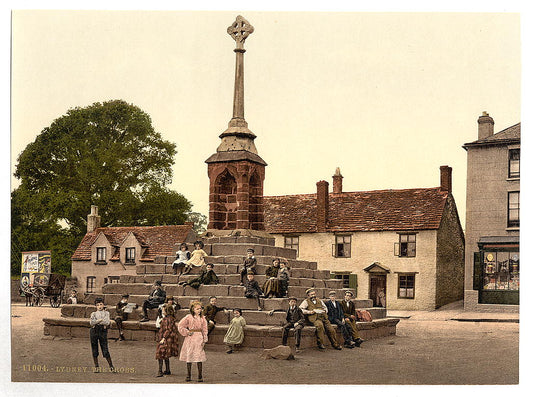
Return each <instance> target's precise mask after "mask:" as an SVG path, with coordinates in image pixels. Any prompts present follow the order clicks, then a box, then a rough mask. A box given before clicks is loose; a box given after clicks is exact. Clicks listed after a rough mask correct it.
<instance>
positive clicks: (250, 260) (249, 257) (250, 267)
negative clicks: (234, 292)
mask: <svg viewBox="0 0 533 397" xmlns="http://www.w3.org/2000/svg"><path fill="white" fill-rule="evenodd" d="M254 252H255V251H254V249H253V248H248V249H247V250H246V258H244V263H243V266H242V269H241V272H240V273H241V285H244V280H245V278H246V275H247V274H248V273H250V272H252V273H253V274H257V272H256V270H255V265H257V260H256V259H255V256H254Z"/></svg>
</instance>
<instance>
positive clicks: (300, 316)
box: [281, 297, 305, 352]
mask: <svg viewBox="0 0 533 397" xmlns="http://www.w3.org/2000/svg"><path fill="white" fill-rule="evenodd" d="M296 302H297V300H296V298H293V297H291V298H289V309H288V310H287V317H286V319H285V320H286V321H287V322H286V323H285V324H283V337H282V342H281V343H282V344H283V346H287V338H288V336H289V330H290V329H291V328H294V337H295V339H296V352H299V351H300V340H301V337H302V328H303V327H304V322H305V316H304V313H303V312H302V309H300V308H299V307H298V306H296Z"/></svg>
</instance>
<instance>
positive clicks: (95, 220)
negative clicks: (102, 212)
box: [87, 205, 100, 233]
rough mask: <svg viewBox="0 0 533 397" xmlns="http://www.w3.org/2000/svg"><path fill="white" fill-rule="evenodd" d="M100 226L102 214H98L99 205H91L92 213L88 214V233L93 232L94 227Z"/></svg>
mask: <svg viewBox="0 0 533 397" xmlns="http://www.w3.org/2000/svg"><path fill="white" fill-rule="evenodd" d="M99 227H100V216H99V215H98V207H97V206H96V205H91V213H90V214H89V215H87V233H91V232H93V231H94V229H96V228H99Z"/></svg>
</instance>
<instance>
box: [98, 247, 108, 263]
mask: <svg viewBox="0 0 533 397" xmlns="http://www.w3.org/2000/svg"><path fill="white" fill-rule="evenodd" d="M105 261H106V249H105V247H97V248H96V262H99V263H105Z"/></svg>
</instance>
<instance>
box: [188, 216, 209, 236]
mask: <svg viewBox="0 0 533 397" xmlns="http://www.w3.org/2000/svg"><path fill="white" fill-rule="evenodd" d="M187 221H188V222H193V223H194V226H193V230H194V231H195V232H196V234H202V233H203V232H205V231H206V230H207V229H206V227H207V216H205V215H204V214H201V213H199V212H189V213H188V214H187Z"/></svg>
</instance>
